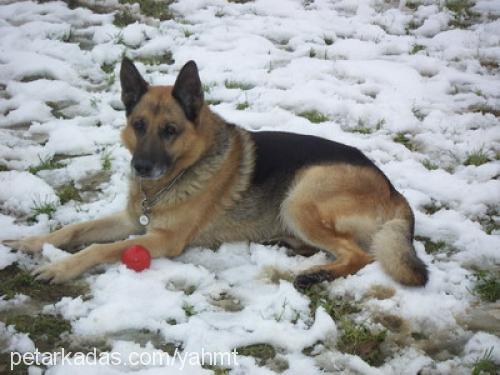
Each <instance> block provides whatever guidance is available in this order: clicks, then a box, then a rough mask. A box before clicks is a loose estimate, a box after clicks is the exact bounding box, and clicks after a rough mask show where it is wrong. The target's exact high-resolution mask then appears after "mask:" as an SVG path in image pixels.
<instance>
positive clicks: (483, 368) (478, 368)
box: [472, 347, 500, 375]
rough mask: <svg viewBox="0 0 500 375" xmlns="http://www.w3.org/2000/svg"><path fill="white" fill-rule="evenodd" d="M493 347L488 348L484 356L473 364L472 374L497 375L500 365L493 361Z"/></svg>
mask: <svg viewBox="0 0 500 375" xmlns="http://www.w3.org/2000/svg"><path fill="white" fill-rule="evenodd" d="M493 349H494V347H491V348H490V349H488V350H486V351H485V352H484V354H483V356H482V357H479V358H478V359H476V361H475V362H474V363H473V364H472V375H496V374H498V373H499V372H500V366H499V365H498V364H495V362H494V361H493V356H492V354H493Z"/></svg>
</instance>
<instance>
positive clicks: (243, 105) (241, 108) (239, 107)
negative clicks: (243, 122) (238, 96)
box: [236, 101, 250, 111]
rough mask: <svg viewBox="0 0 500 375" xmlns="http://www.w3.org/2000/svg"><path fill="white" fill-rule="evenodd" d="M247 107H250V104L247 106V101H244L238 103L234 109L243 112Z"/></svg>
mask: <svg viewBox="0 0 500 375" xmlns="http://www.w3.org/2000/svg"><path fill="white" fill-rule="evenodd" d="M248 107H250V104H248V102H247V101H244V102H242V103H238V105H237V106H236V109H237V110H238V111H244V110H245V109H247V108H248Z"/></svg>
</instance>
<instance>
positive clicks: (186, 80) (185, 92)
mask: <svg viewBox="0 0 500 375" xmlns="http://www.w3.org/2000/svg"><path fill="white" fill-rule="evenodd" d="M172 96H173V97H174V98H175V99H176V100H177V102H178V103H179V104H180V106H181V107H182V109H183V110H184V114H185V115H186V117H187V118H188V119H189V120H190V121H194V120H195V119H196V118H197V117H198V115H199V114H200V110H201V107H202V105H203V90H202V87H201V81H200V75H199V74H198V67H197V66H196V63H195V62H194V61H192V60H191V61H188V62H187V63H186V65H184V66H183V67H182V69H181V71H180V72H179V75H178V76H177V79H176V80H175V84H174V89H173V90H172Z"/></svg>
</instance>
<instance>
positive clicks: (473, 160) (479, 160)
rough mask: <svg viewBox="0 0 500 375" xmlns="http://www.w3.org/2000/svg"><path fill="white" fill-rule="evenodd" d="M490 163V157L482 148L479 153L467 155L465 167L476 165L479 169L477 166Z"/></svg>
mask: <svg viewBox="0 0 500 375" xmlns="http://www.w3.org/2000/svg"><path fill="white" fill-rule="evenodd" d="M489 161H490V159H489V158H488V155H487V154H486V152H484V150H483V149H482V148H481V149H479V150H477V151H474V152H469V153H467V157H466V158H465V161H464V165H475V166H476V167H477V166H480V165H483V164H486V163H488V162H489Z"/></svg>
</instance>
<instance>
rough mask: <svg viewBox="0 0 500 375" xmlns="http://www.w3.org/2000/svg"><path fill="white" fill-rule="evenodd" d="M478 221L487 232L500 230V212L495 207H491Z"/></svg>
mask: <svg viewBox="0 0 500 375" xmlns="http://www.w3.org/2000/svg"><path fill="white" fill-rule="evenodd" d="M478 221H479V223H480V224H481V226H482V227H483V229H484V231H485V232H486V233H487V234H492V233H493V232H496V231H498V230H500V214H499V212H498V211H497V209H495V208H489V209H488V210H487V212H486V215H484V216H482V217H480V218H479V220H478Z"/></svg>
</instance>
